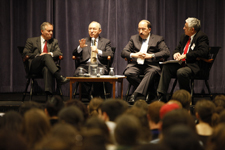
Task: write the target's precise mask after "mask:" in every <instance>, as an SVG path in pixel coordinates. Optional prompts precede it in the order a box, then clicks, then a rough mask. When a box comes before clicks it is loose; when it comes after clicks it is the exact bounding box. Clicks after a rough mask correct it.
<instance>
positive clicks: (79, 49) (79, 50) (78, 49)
mask: <svg viewBox="0 0 225 150" xmlns="http://www.w3.org/2000/svg"><path fill="white" fill-rule="evenodd" d="M82 50H83V49H82V48H80V45H79V46H78V47H77V53H80V52H81V51H82Z"/></svg>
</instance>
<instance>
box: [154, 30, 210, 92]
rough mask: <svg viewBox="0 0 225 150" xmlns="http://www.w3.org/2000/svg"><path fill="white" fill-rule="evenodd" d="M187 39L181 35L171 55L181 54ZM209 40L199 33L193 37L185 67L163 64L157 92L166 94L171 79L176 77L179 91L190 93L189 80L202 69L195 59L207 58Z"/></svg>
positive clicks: (201, 64) (187, 37)
mask: <svg viewBox="0 0 225 150" xmlns="http://www.w3.org/2000/svg"><path fill="white" fill-rule="evenodd" d="M188 39H189V36H187V35H185V34H184V35H182V36H181V39H180V42H179V44H178V46H177V47H176V49H175V50H174V52H173V54H175V53H177V52H179V53H180V54H183V51H184V47H185V46H186V43H187V41H188ZM208 45H209V40H208V37H207V35H206V34H205V33H203V32H202V31H199V32H197V33H196V34H195V36H194V37H193V40H192V42H191V45H190V47H189V51H188V53H187V54H186V65H185V67H182V66H181V65H179V64H165V65H164V66H163V70H162V75H161V78H160V82H159V86H158V90H157V91H158V92H159V93H162V94H166V93H167V90H168V86H169V83H170V79H171V77H174V76H176V77H177V79H178V82H179V86H180V89H185V90H187V91H189V92H190V78H191V77H192V76H194V75H196V74H197V73H198V72H199V71H200V68H202V67H204V66H203V65H204V63H203V62H202V61H197V60H196V58H197V57H203V58H207V57H208V52H209V51H208V49H209V46H208Z"/></svg>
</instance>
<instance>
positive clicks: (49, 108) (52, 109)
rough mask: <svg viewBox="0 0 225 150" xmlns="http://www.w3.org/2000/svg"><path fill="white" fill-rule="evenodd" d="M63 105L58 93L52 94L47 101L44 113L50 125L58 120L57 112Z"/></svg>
mask: <svg viewBox="0 0 225 150" xmlns="http://www.w3.org/2000/svg"><path fill="white" fill-rule="evenodd" d="M63 107H64V103H63V100H62V98H61V97H60V96H58V95H56V96H53V97H52V98H51V99H50V100H48V101H47V103H46V106H45V114H46V115H47V116H48V117H49V119H50V123H51V125H52V126H53V125H55V124H56V123H57V122H58V113H59V111H60V110H61V109H62V108H63Z"/></svg>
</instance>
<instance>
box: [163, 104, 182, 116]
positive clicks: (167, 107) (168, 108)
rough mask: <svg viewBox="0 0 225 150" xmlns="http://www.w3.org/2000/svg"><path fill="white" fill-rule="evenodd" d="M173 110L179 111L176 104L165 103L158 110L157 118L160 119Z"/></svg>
mask: <svg viewBox="0 0 225 150" xmlns="http://www.w3.org/2000/svg"><path fill="white" fill-rule="evenodd" d="M175 109H180V107H179V105H178V104H176V103H172V104H168V103H166V104H165V105H163V106H162V107H161V108H160V110H159V117H160V118H161V119H162V118H163V117H164V116H165V115H166V114H167V113H168V112H170V111H172V110H175Z"/></svg>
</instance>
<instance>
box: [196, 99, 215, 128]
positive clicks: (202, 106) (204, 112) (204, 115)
mask: <svg viewBox="0 0 225 150" xmlns="http://www.w3.org/2000/svg"><path fill="white" fill-rule="evenodd" d="M215 110H216V106H215V105H214V103H213V102H211V101H209V100H199V101H197V103H196V105H195V113H196V117H197V118H198V119H200V120H201V121H203V122H205V123H208V124H209V125H210V126H215V125H216V124H218V122H219V115H218V114H217V113H216V112H215Z"/></svg>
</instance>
